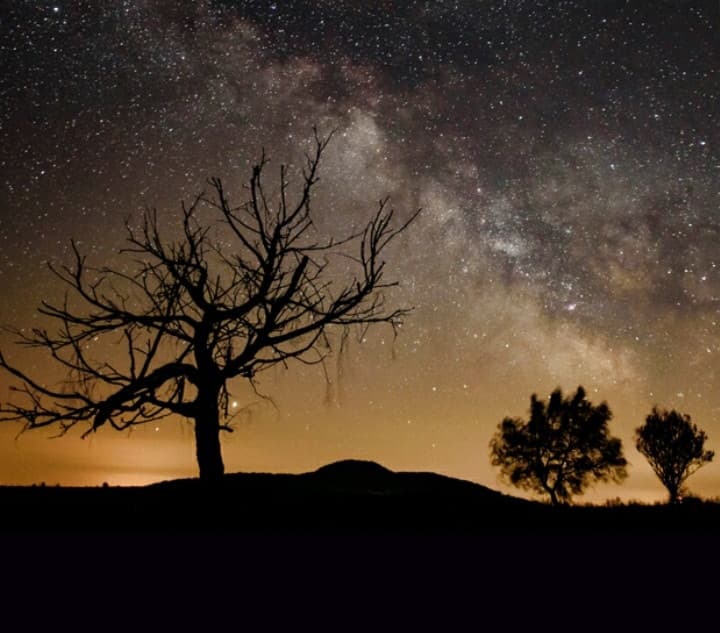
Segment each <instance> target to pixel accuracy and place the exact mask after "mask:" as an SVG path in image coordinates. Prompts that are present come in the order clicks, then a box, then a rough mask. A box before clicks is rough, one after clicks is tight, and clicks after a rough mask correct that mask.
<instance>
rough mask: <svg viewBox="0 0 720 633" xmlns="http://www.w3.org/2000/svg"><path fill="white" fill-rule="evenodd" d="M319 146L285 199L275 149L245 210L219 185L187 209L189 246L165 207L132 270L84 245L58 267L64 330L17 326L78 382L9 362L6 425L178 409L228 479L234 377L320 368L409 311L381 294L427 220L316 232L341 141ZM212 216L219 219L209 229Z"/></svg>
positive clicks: (208, 471) (156, 414)
mask: <svg viewBox="0 0 720 633" xmlns="http://www.w3.org/2000/svg"><path fill="white" fill-rule="evenodd" d="M331 136H332V135H331ZM314 140H315V144H314V151H313V152H312V153H311V154H307V155H306V160H307V162H306V165H305V167H304V169H303V171H302V180H301V182H300V183H299V185H298V186H297V193H296V194H295V196H293V195H292V190H291V188H290V186H289V182H288V174H287V170H286V169H285V166H281V167H280V173H279V183H278V194H277V196H276V197H275V199H272V198H271V197H270V196H269V194H268V193H267V192H266V188H265V186H264V185H263V173H264V170H265V167H266V166H267V162H268V161H267V159H266V158H265V156H264V154H263V156H262V158H261V160H260V161H259V162H258V163H257V164H256V165H255V166H254V167H253V169H252V176H251V178H250V180H249V183H248V185H247V191H248V196H249V199H248V200H247V201H246V202H244V203H242V204H240V205H239V206H234V205H233V204H232V203H231V202H230V200H229V199H228V195H227V194H226V192H225V189H224V187H223V184H222V182H221V181H220V180H219V179H217V178H213V179H211V180H210V181H209V184H210V186H211V188H212V189H211V191H212V193H211V195H206V194H205V193H201V194H200V195H198V196H197V198H196V199H195V201H194V202H193V203H192V204H191V205H189V206H186V205H184V204H183V206H182V214H181V216H180V218H179V220H178V221H177V222H173V224H177V225H178V226H179V227H181V238H180V239H179V240H177V241H172V240H168V239H166V237H164V236H163V235H162V234H161V232H160V229H159V221H158V215H157V213H156V212H155V211H154V210H148V211H147V212H146V213H145V215H144V218H143V223H142V226H141V228H140V229H139V230H136V229H133V228H132V227H131V226H130V224H127V225H126V228H127V231H128V238H127V241H128V246H127V247H126V248H125V249H124V250H123V251H121V252H122V253H124V254H125V255H126V256H127V258H128V265H127V266H122V267H119V268H116V269H110V268H106V267H101V268H91V267H90V266H89V265H88V264H87V263H86V257H85V256H83V255H81V254H80V252H79V251H78V249H77V247H76V245H75V244H74V243H73V251H74V254H75V262H74V265H73V266H63V267H53V266H51V270H52V272H53V273H54V274H55V275H56V276H57V277H58V279H60V281H61V282H62V283H63V284H64V285H65V286H67V287H68V288H69V296H66V298H65V300H64V301H63V302H62V303H60V304H59V305H55V304H51V303H47V302H43V303H42V305H41V307H40V309H39V312H40V313H41V314H42V315H44V316H45V317H48V318H49V319H50V320H51V321H52V322H54V323H56V324H57V330H56V331H55V332H50V331H48V330H45V329H39V328H38V329H33V330H30V331H28V330H27V329H17V330H16V331H15V332H16V334H17V336H18V337H19V339H20V342H21V343H22V344H23V345H25V346H29V347H32V348H40V349H42V350H45V351H46V352H48V354H49V357H50V358H51V360H52V361H53V362H54V363H55V365H57V366H58V367H59V368H60V369H61V370H63V371H64V372H66V373H67V374H68V376H69V379H68V381H66V383H65V384H63V385H61V386H59V387H56V388H53V387H51V386H48V385H47V384H46V383H45V382H44V381H41V380H39V379H37V378H33V377H31V376H30V375H29V374H28V373H26V372H25V371H23V370H21V369H19V368H18V365H17V364H16V363H10V362H9V361H8V360H6V359H5V357H4V356H2V354H0V366H1V367H4V368H5V369H6V370H7V371H9V372H10V373H11V374H13V375H14V376H15V377H17V378H19V379H20V380H21V381H22V385H21V386H19V387H17V388H16V392H19V393H20V394H21V396H24V399H23V398H21V401H20V402H15V403H3V404H2V407H1V408H0V420H3V421H8V420H15V421H22V422H24V423H25V428H26V429H35V428H38V427H45V426H49V425H57V426H58V427H59V428H60V431H61V433H64V432H66V431H67V430H68V429H70V428H72V427H73V426H75V425H76V424H78V423H81V422H88V423H89V425H90V427H89V429H87V431H86V432H85V434H87V433H90V432H93V431H96V430H97V429H99V428H100V427H102V426H104V425H106V424H107V425H110V426H111V427H113V428H115V429H119V430H121V429H126V428H128V427H130V426H133V425H136V424H141V423H146V422H150V421H156V420H160V419H163V418H165V417H167V416H169V415H172V414H175V415H178V416H182V417H185V418H187V419H190V420H192V421H193V422H194V428H195V444H196V454H197V461H198V465H199V470H200V477H201V478H202V479H218V478H219V477H220V476H221V475H222V474H223V472H224V465H223V460H222V454H221V447H220V431H223V430H224V431H230V430H232V429H231V427H230V426H229V425H228V423H227V420H228V418H229V417H230V414H231V413H232V411H229V394H228V382H229V381H230V380H232V379H233V378H236V377H241V378H245V379H248V380H251V381H252V380H253V378H254V376H256V374H257V373H258V372H260V371H262V370H264V369H267V368H268V367H272V366H274V365H276V364H278V363H286V362H287V361H288V360H290V359H296V360H298V361H302V362H305V363H318V362H322V360H323V359H324V357H325V356H326V355H327V354H328V352H329V350H330V348H331V346H332V339H331V338H330V336H329V328H331V327H333V326H335V327H339V328H347V327H349V326H352V325H355V324H359V325H361V326H362V327H365V326H369V325H371V324H375V323H389V324H391V325H392V326H393V327H394V326H396V325H397V324H398V323H399V322H400V320H401V318H402V317H403V315H405V314H406V313H407V310H406V309H402V308H399V309H398V308H396V309H393V308H389V307H387V305H386V303H385V297H384V294H383V290H384V289H386V288H388V287H390V286H393V285H395V284H396V282H391V281H386V280H385V279H384V273H385V261H384V260H383V259H382V258H383V255H384V254H385V252H386V248H387V246H388V245H389V244H390V243H391V242H392V241H393V240H394V239H395V238H396V237H397V236H398V235H399V234H400V233H402V232H403V231H404V230H405V228H406V227H407V226H408V225H409V224H410V222H412V220H413V219H414V218H415V217H416V216H417V212H416V213H415V214H413V215H412V216H411V217H410V218H409V219H407V220H406V221H404V222H402V223H401V224H400V225H399V226H393V224H392V221H393V215H394V212H393V210H392V209H391V208H389V206H388V201H387V199H385V200H381V201H380V202H379V206H378V209H377V211H376V213H375V214H374V217H372V219H371V220H370V221H369V222H368V223H367V225H365V226H364V228H361V229H360V230H358V231H357V232H355V233H353V234H351V235H346V236H344V237H342V238H340V239H335V238H332V237H330V238H322V237H318V236H317V232H316V231H315V229H314V225H313V219H312V213H311V198H312V193H313V187H314V186H315V184H316V183H317V182H318V168H319V165H320V160H321V157H322V155H323V152H324V150H325V148H326V147H327V144H328V142H329V141H330V136H329V137H326V138H322V137H320V136H318V134H317V132H316V133H315V138H314ZM292 198H295V200H294V201H293V200H291V199H292ZM201 209H206V210H208V211H209V212H211V213H214V214H215V216H216V218H217V219H218V220H219V222H218V221H216V220H213V221H212V222H211V221H205V222H203V221H202V220H201V218H200V217H199V212H200V210H201ZM218 225H219V229H218ZM352 250H354V253H352V255H351V251H352ZM340 255H343V256H344V257H343V258H342V259H338V257H337V256H340ZM338 261H341V262H343V264H342V266H340V265H337V262H338ZM353 267H354V269H353ZM343 280H344V281H343ZM339 339H340V340H342V338H340V337H339ZM96 349H98V350H101V351H98V352H95V350H96ZM110 351H111V352H112V354H111V355H109V352H110Z"/></svg>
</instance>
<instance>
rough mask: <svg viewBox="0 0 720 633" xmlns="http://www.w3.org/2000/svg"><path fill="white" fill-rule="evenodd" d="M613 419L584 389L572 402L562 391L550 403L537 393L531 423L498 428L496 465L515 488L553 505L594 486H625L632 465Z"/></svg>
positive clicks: (509, 421) (505, 424)
mask: <svg viewBox="0 0 720 633" xmlns="http://www.w3.org/2000/svg"><path fill="white" fill-rule="evenodd" d="M611 417H612V414H611V412H610V409H609V408H608V406H607V404H605V403H604V402H603V403H601V404H599V405H597V406H593V405H592V404H591V403H590V402H589V401H588V400H587V399H586V397H585V390H584V389H583V388H582V387H578V389H577V392H576V393H575V395H574V396H572V397H568V398H563V396H562V392H561V390H560V389H556V390H555V391H554V392H553V393H552V394H551V396H550V398H549V400H548V402H547V404H546V403H545V402H543V401H541V400H539V399H538V397H537V396H536V395H535V394H533V395H532V396H531V398H530V419H529V420H528V421H525V420H521V419H518V418H505V419H504V420H503V421H502V422H501V423H500V425H499V426H498V431H497V432H496V434H495V435H494V437H493V439H492V440H491V442H490V452H491V461H492V464H493V466H499V467H500V470H501V473H502V475H503V476H504V477H505V478H506V479H507V480H508V481H509V482H510V483H511V484H513V485H515V486H518V487H520V488H524V489H527V490H532V491H535V492H538V493H540V494H547V495H549V497H550V501H551V503H552V504H553V505H556V504H558V503H566V502H569V501H571V499H572V495H574V494H581V493H582V492H583V491H584V490H585V488H587V486H589V485H590V484H591V483H594V482H597V481H614V482H620V481H622V480H623V479H624V478H625V477H626V476H627V472H626V470H625V466H626V465H627V462H626V460H625V458H624V457H623V454H622V443H621V441H620V440H619V439H618V438H615V437H613V436H612V435H610V431H609V428H608V422H609V421H610V419H611Z"/></svg>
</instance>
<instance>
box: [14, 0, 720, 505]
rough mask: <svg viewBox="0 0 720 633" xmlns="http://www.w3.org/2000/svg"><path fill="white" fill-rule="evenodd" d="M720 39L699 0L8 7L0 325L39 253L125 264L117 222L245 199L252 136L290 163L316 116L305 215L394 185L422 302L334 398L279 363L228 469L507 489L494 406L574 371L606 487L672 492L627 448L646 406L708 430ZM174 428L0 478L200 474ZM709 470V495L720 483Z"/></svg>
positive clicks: (341, 211)
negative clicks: (350, 459)
mask: <svg viewBox="0 0 720 633" xmlns="http://www.w3.org/2000/svg"><path fill="white" fill-rule="evenodd" d="M368 5H370V6H368ZM718 28H720V7H719V6H718V4H717V3H716V2H710V1H707V2H685V1H683V0H668V1H665V2H657V3H644V2H633V1H632V0H607V1H595V0H584V1H579V0H578V1H572V0H570V1H564V2H550V1H547V2H546V1H544V0H540V1H532V2H530V1H524V0H513V1H500V0H487V1H483V2H477V1H475V0H465V1H464V0H456V1H432V2H431V1H419V0H416V1H412V0H397V1H391V0H388V1H384V2H375V3H366V2H359V1H354V0H345V1H342V0H340V1H338V0H334V1H332V2H330V1H327V2H325V1H315V2H310V1H306V0H289V1H287V2H279V1H277V2H273V1H267V0H264V1H254V0H248V1H246V2H234V1H231V0H204V1H202V2H195V3H176V2H170V1H166V0H123V1H118V2H113V3H95V2H89V1H77V2H55V3H52V2H29V1H23V2H16V3H13V6H12V7H11V8H10V9H9V10H7V11H5V12H4V15H3V16H2V17H0V60H1V62H2V68H3V69H4V71H3V73H2V74H1V75H0V97H1V102H2V108H0V143H2V147H3V148H4V151H3V152H2V153H0V244H2V250H0V280H2V286H3V290H4V294H5V298H6V300H5V301H4V302H3V305H2V308H0V321H2V322H4V323H13V324H23V323H31V322H33V320H34V319H35V318H36V315H35V313H34V306H35V305H36V304H37V303H38V302H39V301H40V300H41V299H43V298H46V297H49V298H52V297H57V296H58V293H59V292H60V291H59V289H58V288H57V287H56V286H55V285H54V283H53V282H52V280H51V277H50V276H49V275H48V274H47V272H46V270H45V268H44V262H46V261H48V260H53V261H67V258H68V256H69V250H68V246H69V240H70V238H71V237H72V238H74V239H76V241H77V242H78V243H79V244H80V246H81V247H82V248H83V249H84V250H85V251H86V252H88V253H89V255H90V257H91V258H94V259H95V260H96V261H100V262H105V261H114V258H115V254H116V252H117V250H118V248H120V247H121V246H122V239H123V236H122V223H123V220H124V219H125V218H126V217H127V216H132V215H133V214H137V213H138V211H139V210H140V209H142V208H143V207H144V206H146V205H149V206H153V207H157V208H158V209H161V210H163V212H164V213H165V216H164V217H165V218H166V221H167V223H168V225H171V224H172V217H173V215H172V214H173V212H174V211H176V210H177V209H178V207H179V202H180V200H181V199H183V198H188V197H191V196H192V195H193V194H195V193H197V192H198V191H199V190H200V189H202V188H203V186H204V183H205V181H206V179H207V178H208V177H209V176H221V177H223V179H225V180H226V181H227V182H229V183H231V186H232V187H233V189H234V191H235V193H236V195H238V196H241V195H242V190H241V184H242V183H243V182H244V181H246V180H247V176H248V174H249V168H250V165H251V164H252V163H253V161H255V160H257V158H258V156H259V153H260V151H261V148H262V147H265V148H266V150H267V151H268V154H269V155H270V156H271V158H272V159H273V163H272V164H273V165H275V166H276V165H277V163H279V162H281V161H288V162H290V163H294V164H298V163H299V161H300V160H301V157H302V152H303V151H304V150H305V149H306V148H307V144H308V142H309V139H310V138H311V127H312V126H313V125H317V126H318V127H319V128H320V130H325V131H329V130H331V129H335V130H336V136H335V138H334V139H333V142H332V144H331V146H330V148H329V150H328V151H329V155H328V158H327V161H326V162H325V164H324V165H323V166H322V171H321V177H322V180H321V183H320V186H319V189H318V196H319V198H318V202H317V204H316V209H317V213H318V223H319V226H320V227H321V228H323V229H324V230H327V231H331V232H340V233H343V232H345V231H347V230H348V229H349V228H350V227H352V226H355V225H356V224H357V223H358V222H362V221H363V220H364V219H366V218H367V217H368V216H369V214H370V213H372V211H373V209H374V205H375V204H376V201H377V200H378V199H379V198H381V197H384V196H385V195H389V196H390V197H391V199H392V201H393V204H394V205H395V207H396V208H397V209H398V211H399V212H401V213H405V214H409V213H410V212H411V211H412V210H413V209H414V208H416V207H423V209H424V211H423V214H422V215H421V217H420V219H419V220H418V222H417V223H416V224H415V225H413V227H412V229H411V230H410V231H409V232H408V234H407V235H406V236H405V238H404V241H403V243H402V244H400V245H399V246H398V248H397V249H396V251H395V255H396V258H395V261H392V262H391V263H390V264H389V265H390V266H391V269H392V271H394V275H395V277H396V278H398V279H399V280H400V281H401V286H400V287H399V288H398V289H397V292H396V293H395V294H394V295H393V297H394V300H396V301H398V302H404V303H406V304H410V305H413V306H415V311H414V313H413V314H412V315H411V316H410V317H409V318H408V319H407V322H406V324H405V326H404V327H403V329H402V332H401V334H400V336H399V338H398V339H396V340H393V337H392V334H391V333H390V334H388V333H387V332H382V331H379V330H378V331H377V332H372V333H369V334H368V340H367V341H366V342H364V343H362V342H361V343H355V344H354V345H353V346H352V347H351V349H350V353H349V354H348V357H347V358H344V359H337V362H336V363H335V365H336V366H334V368H333V371H334V372H335V373H334V374H333V377H332V383H331V387H332V389H331V390H329V391H330V393H328V390H327V389H326V384H325V381H324V379H323V377H322V376H319V375H318V374H317V373H316V372H313V371H309V370H307V369H306V368H291V369H290V370H288V371H287V372H281V371H278V372H275V373H271V374H268V377H267V379H265V383H264V387H265V388H266V389H267V391H268V392H270V393H272V394H273V396H274V398H275V399H276V400H277V402H278V408H277V410H275V409H273V411H269V410H267V407H263V406H260V405H258V408H257V411H255V410H254V409H252V408H251V409H250V410H251V411H254V413H253V414H252V415H250V416H249V418H248V419H249V420H250V421H249V422H248V423H247V424H246V425H244V426H243V427H242V432H241V433H238V434H236V437H234V438H233V439H232V440H231V441H229V442H227V443H226V448H225V451H226V461H227V462H228V467H229V469H230V470H232V469H236V470H245V469H261V470H279V471H282V470H285V471H287V470H303V469H307V468H313V467H316V466H319V465H320V464H321V463H323V462H325V461H328V460H330V459H339V458H342V457H347V456H359V457H364V458H370V459H377V460H378V461H380V462H382V463H385V464H386V465H388V466H390V467H394V468H397V469H403V468H404V469H413V470H423V469H428V470H430V469H434V470H440V471H443V472H447V473H448V474H452V475H456V476H461V477H466V478H468V479H474V480H476V481H480V482H481V483H485V484H487V485H491V486H497V485H498V484H497V482H496V481H495V475H494V473H493V472H492V471H491V470H490V466H489V463H488V458H487V442H488V440H489V437H490V435H491V433H492V432H493V431H494V429H495V427H496V425H497V423H498V422H499V421H500V419H502V417H503V416H505V415H522V414H523V413H524V412H525V410H526V409H527V405H528V403H529V396H530V393H532V392H538V393H549V392H550V391H552V389H554V388H555V387H557V386H562V387H563V388H564V389H567V390H570V389H574V388H575V387H576V386H577V385H578V384H583V385H584V386H585V387H586V388H587V389H588V393H589V394H590V395H591V398H592V399H593V400H597V401H600V400H607V401H608V403H609V405H610V407H611V409H612V410H613V412H614V413H615V420H614V421H613V425H615V431H616V433H617V434H618V435H620V436H621V437H622V438H623V441H624V442H625V445H626V453H627V455H628V458H629V460H630V462H631V463H632V464H633V470H632V471H631V477H630V479H629V480H628V483H627V484H626V485H625V486H624V488H625V492H624V493H623V494H626V495H629V496H633V495H635V496H639V497H642V498H652V497H653V495H656V496H657V497H661V496H662V491H661V490H660V488H659V486H658V485H657V484H656V483H655V482H653V480H652V477H651V475H650V474H649V471H648V470H647V467H646V465H645V464H643V460H642V458H641V457H640V456H639V455H638V454H637V453H636V452H635V451H634V449H633V448H632V431H633V429H634V428H635V427H637V426H639V424H640V423H642V421H643V419H644V416H645V415H646V414H647V413H648V412H649V410H650V408H651V406H652V405H653V404H655V403H658V404H661V405H663V406H667V407H677V408H678V409H680V410H682V411H683V412H686V413H690V414H691V415H692V416H693V420H694V421H695V422H697V423H698V424H699V425H700V426H701V427H702V428H705V429H706V430H707V432H708V435H709V437H710V442H711V444H712V442H713V440H714V439H715V438H716V437H717V438H720V420H718V410H719V408H720V393H718V389H717V386H716V368H717V366H718V352H719V351H720V347H719V346H720V330H719V328H720V314H719V313H718V310H719V308H720V252H719V251H718V246H717V245H718V237H719V235H718V232H719V231H720V216H719V215H718V208H719V204H718V203H719V202H720V126H719V124H720V121H719V120H718V116H719V115H718V113H719V112H720V107H718V106H719V105H720V104H719V103H718V100H719V98H720V78H719V77H718V68H720V63H719V62H720V50H719V47H720V44H719V43H720V40H719V39H718ZM3 348H4V349H6V348H7V342H4V344H3ZM2 380H6V379H5V378H2ZM3 384H4V383H3ZM299 385H302V386H303V389H298V386H299ZM243 389H244V388H243V387H242V386H239V387H238V388H237V397H238V398H246V399H248V401H251V399H252V394H251V393H250V392H248V393H245V392H244V391H243ZM297 394H304V395H303V396H302V397H301V396H299V395H297ZM0 397H4V396H0ZM173 433H174V432H173V431H164V430H161V431H158V432H157V434H156V435H153V434H152V433H139V435H141V436H142V437H140V438H137V439H134V440H133V442H134V445H133V446H128V443H127V442H125V443H122V441H118V440H111V439H110V438H107V439H105V438H103V439H102V440H101V439H97V440H96V443H97V444H98V447H97V448H96V449H93V451H92V452H88V449H86V448H82V449H79V448H78V444H76V443H73V440H60V442H69V443H68V444H67V446H71V448H60V445H59V444H58V443H53V444H52V446H51V447H49V448H48V447H47V446H46V445H45V444H43V445H42V446H41V448H37V449H33V448H32V446H35V444H32V446H31V447H30V448H29V449H26V453H25V455H26V456H27V455H30V454H32V455H35V456H34V457H32V458H29V457H28V460H29V461H30V462H32V460H35V461H34V462H32V463H33V464H36V465H35V466H32V467H31V466H27V467H25V468H26V471H27V472H26V474H25V475H18V474H17V470H16V471H13V472H11V470H7V471H6V474H4V475H3V478H4V479H5V480H7V481H11V480H13V477H15V478H16V479H17V480H21V479H23V477H25V478H31V477H35V478H37V477H39V476H40V475H38V473H46V475H45V476H47V477H53V476H56V477H61V478H62V477H66V478H67V477H70V476H69V475H64V474H57V475H54V474H47V473H52V472H55V471H52V470H51V469H50V467H49V466H48V463H49V461H50V460H51V459H53V457H52V455H58V454H63V453H62V452H63V451H66V452H67V454H68V456H67V461H68V463H72V464H74V465H75V467H76V468H77V466H76V465H77V463H78V462H79V461H81V458H80V457H78V456H77V455H83V457H82V459H85V460H86V462H85V463H89V464H91V465H89V466H86V468H88V469H95V470H93V472H95V474H94V475H86V474H83V475H82V476H83V477H84V479H83V481H96V480H97V479H98V478H100V480H102V478H103V477H104V478H110V479H112V478H113V477H115V478H116V479H115V480H117V481H130V479H132V476H131V475H128V474H127V473H133V472H134V473H135V476H136V478H137V479H138V480H150V479H153V478H159V477H161V476H164V475H163V473H165V474H167V473H169V474H168V475H167V476H177V475H178V474H190V473H192V471H193V463H192V450H191V441H190V440H189V437H188V433H187V431H180V432H179V435H178V433H174V434H173ZM158 436H159V437H158ZM33 441H34V440H29V439H25V438H23V439H22V441H21V442H20V445H22V444H31V443H32V442H33ZM121 443H122V448H118V447H119V446H120V444H121ZM37 446H40V445H39V444H38V445H37ZM2 450H7V451H10V452H11V453H12V455H16V454H17V453H18V451H21V450H23V449H22V448H20V449H16V448H9V449H2ZM33 450H36V453H37V454H35V453H33V452H32V451H33ZM73 451H74V452H73ZM78 451H79V452H78ZM143 451H145V452H143ZM130 454H132V455H133V457H132V458H130V457H126V455H130ZM143 455H145V456H146V457H143ZM159 456H161V457H159ZM13 460H14V461H13ZM123 460H126V461H127V460H129V461H130V462H131V463H142V464H143V465H141V466H139V467H137V468H136V469H135V470H133V468H132V467H130V466H128V465H127V464H126V463H125V462H124V461H123ZM133 460H136V461H133ZM143 460H144V461H143ZM10 462H12V463H13V464H16V465H17V463H19V462H20V457H13V458H12V459H11V460H10ZM10 462H8V463H10ZM96 462H97V463H104V464H106V465H105V466H102V467H101V466H97V467H96V466H94V465H92V464H95V463H96ZM108 463H111V464H115V466H107V464H108ZM123 464H125V465H123ZM16 465H15V466H12V468H16ZM48 469H50V470H48ZM66 470H67V471H68V472H69V470H70V466H67V468H66ZM96 471H97V472H96ZM140 471H142V472H143V473H147V475H143V476H140V475H137V473H138V472H140ZM58 472H59V471H58ZM63 472H65V471H63ZM118 473H120V474H118ZM123 473H125V475H123ZM718 473H720V471H718V470H717V467H715V466H713V465H710V466H708V467H707V468H706V469H704V471H703V472H702V473H699V474H698V475H697V477H696V478H695V479H696V483H697V486H698V489H700V490H702V491H703V492H705V493H706V494H708V495H717V494H718V490H720V483H719V482H720V474H718ZM123 476H125V479H123ZM143 477H145V479H143ZM70 479H72V477H70ZM23 481H24V479H23ZM133 481H134V480H133ZM633 481H634V482H635V483H634V484H633V483H631V482H633ZM613 494H614V491H613Z"/></svg>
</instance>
